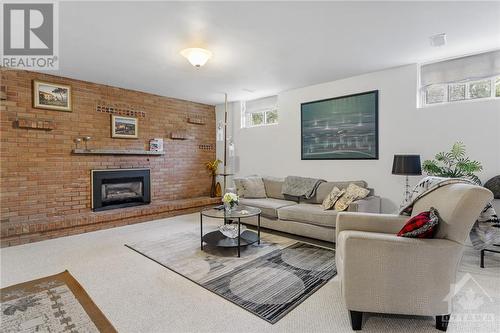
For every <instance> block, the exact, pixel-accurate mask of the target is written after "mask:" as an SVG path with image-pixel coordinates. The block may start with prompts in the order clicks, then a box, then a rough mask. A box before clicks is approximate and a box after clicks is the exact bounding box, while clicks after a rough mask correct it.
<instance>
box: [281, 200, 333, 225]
mask: <svg viewBox="0 0 500 333" xmlns="http://www.w3.org/2000/svg"><path fill="white" fill-rule="evenodd" d="M278 217H279V218H280V220H287V221H297V222H303V223H308V224H314V225H319V226H323V227H330V228H335V222H336V219H337V211H335V210H323V208H322V207H321V205H317V204H308V203H300V204H297V205H294V206H287V207H283V208H280V209H279V210H278Z"/></svg>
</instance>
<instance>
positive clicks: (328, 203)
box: [321, 186, 345, 210]
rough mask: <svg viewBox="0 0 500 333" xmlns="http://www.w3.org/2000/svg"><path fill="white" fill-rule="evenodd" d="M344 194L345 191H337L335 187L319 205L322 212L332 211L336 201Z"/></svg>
mask: <svg viewBox="0 0 500 333" xmlns="http://www.w3.org/2000/svg"><path fill="white" fill-rule="evenodd" d="M344 193H345V190H341V189H339V188H338V187H337V186H335V187H334V188H333V189H332V191H331V192H330V193H329V194H328V195H327V196H326V198H325V200H323V203H322V204H321V207H322V208H323V210H328V209H332V207H333V205H334V204H335V202H337V200H338V199H339V198H340V197H341V196H342V195H343V194H344Z"/></svg>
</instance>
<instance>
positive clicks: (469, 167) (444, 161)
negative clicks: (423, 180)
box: [422, 142, 483, 185]
mask: <svg viewBox="0 0 500 333" xmlns="http://www.w3.org/2000/svg"><path fill="white" fill-rule="evenodd" d="M434 158H435V159H434V160H426V161H424V163H423V164H422V169H423V170H424V171H425V172H426V173H427V174H428V175H430V176H439V177H448V178H467V179H469V180H472V181H473V182H474V183H476V184H478V185H481V180H480V179H479V177H478V176H477V175H476V174H475V173H476V172H479V171H481V170H483V166H482V165H481V162H479V161H471V160H470V159H469V158H468V157H467V156H466V154H465V145H464V144H463V143H462V142H455V144H453V147H451V150H450V151H449V152H440V153H437V154H436V156H435V157H434Z"/></svg>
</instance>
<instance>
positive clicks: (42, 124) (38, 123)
mask: <svg viewBox="0 0 500 333" xmlns="http://www.w3.org/2000/svg"><path fill="white" fill-rule="evenodd" d="M14 126H16V127H17V128H26V129H36V130H42V131H52V130H53V129H54V128H55V127H56V126H55V123H54V122H53V121H52V120H31V119H18V120H16V121H15V122H14Z"/></svg>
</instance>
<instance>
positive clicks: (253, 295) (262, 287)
mask: <svg viewBox="0 0 500 333" xmlns="http://www.w3.org/2000/svg"><path fill="white" fill-rule="evenodd" d="M199 237H200V236H199V234H196V233H182V234H176V235H172V236H169V237H164V238H156V239H149V240H144V241H141V242H138V243H135V244H127V245H126V246H127V247H129V248H131V249H133V250H135V251H137V252H138V253H140V254H142V255H144V256H145V257H147V258H149V259H151V260H153V261H155V262H157V263H158V264H160V265H162V266H164V267H166V268H168V269H170V270H172V271H174V272H176V273H178V274H180V275H182V276H183V277H185V278H187V279H189V280H191V281H193V282H195V283H197V284H198V285H200V286H202V287H204V288H206V289H208V290H210V291H212V292H214V293H216V294H217V295H219V296H221V297H223V298H225V299H226V300H229V301H231V302H233V303H234V304H236V305H238V306H240V307H242V308H244V309H245V310H248V311H250V312H251V313H253V314H255V315H257V316H259V317H260V318H262V319H264V320H266V321H268V322H270V323H272V324H274V323H276V322H277V321H278V320H280V319H281V318H283V316H285V315H286V314H287V313H289V312H290V311H291V310H292V309H293V308H295V307H296V306H297V305H299V304H300V303H302V302H303V301H304V300H305V299H306V298H307V297H309V296H311V295H312V294H313V293H314V292H316V291H317V290H318V289H319V288H321V286H323V285H324V284H325V283H327V282H328V281H329V280H330V279H331V278H332V277H334V276H335V275H336V274H337V270H336V266H335V252H334V251H333V250H331V249H326V248H321V247H318V246H314V245H310V244H306V243H302V242H296V241H292V240H288V239H286V238H284V237H280V236H276V235H266V236H264V237H263V238H262V241H261V244H260V245H256V244H255V245H250V246H248V247H247V248H246V249H244V250H242V253H241V258H237V257H235V254H236V251H235V249H221V248H217V247H210V246H207V245H205V246H204V250H203V251H202V250H201V249H200V238H199Z"/></svg>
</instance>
